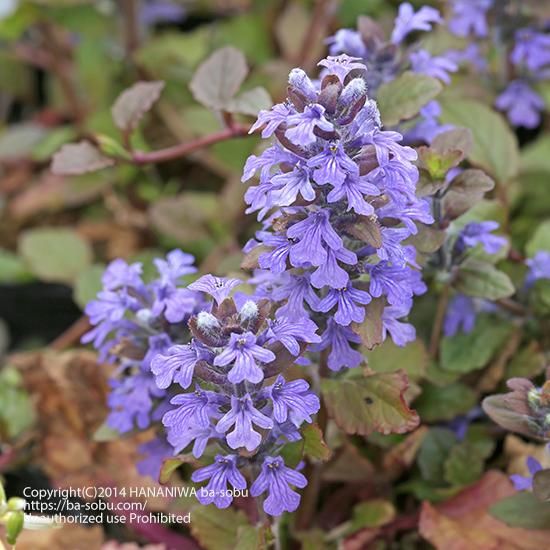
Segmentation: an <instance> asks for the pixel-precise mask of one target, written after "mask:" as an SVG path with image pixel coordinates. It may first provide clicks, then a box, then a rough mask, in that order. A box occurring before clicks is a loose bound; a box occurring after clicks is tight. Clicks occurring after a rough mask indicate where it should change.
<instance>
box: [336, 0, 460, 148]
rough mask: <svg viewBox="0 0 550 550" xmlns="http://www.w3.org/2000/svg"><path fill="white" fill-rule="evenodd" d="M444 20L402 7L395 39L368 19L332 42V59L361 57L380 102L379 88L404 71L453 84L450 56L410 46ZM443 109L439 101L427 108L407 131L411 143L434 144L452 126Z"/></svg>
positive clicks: (371, 90)
mask: <svg viewBox="0 0 550 550" xmlns="http://www.w3.org/2000/svg"><path fill="white" fill-rule="evenodd" d="M442 22H443V19H442V17H441V15H440V13H439V11H438V10H436V9H435V8H432V7H429V6H423V7H422V8H420V9H419V10H418V11H417V12H415V11H414V9H413V7H412V6H411V4H409V3H408V2H405V3H403V4H401V5H400V6H399V13H398V15H397V17H396V19H395V23H394V28H393V31H392V33H391V37H390V38H389V39H386V38H385V36H384V32H383V30H382V29H381V28H380V27H378V25H377V24H376V23H374V22H373V21H371V20H370V19H368V18H366V17H362V18H360V19H359V22H358V30H352V29H341V30H339V31H338V32H337V33H336V34H335V35H334V36H332V37H330V38H329V39H328V44H329V49H330V53H331V55H337V54H342V53H344V54H347V55H350V56H354V57H358V58H360V59H361V60H362V62H363V63H364V64H365V66H366V67H367V75H366V82H367V86H368V91H369V95H370V97H371V98H373V99H376V96H377V92H378V88H379V87H380V86H381V85H382V84H384V83H387V82H390V81H392V80H394V79H395V78H397V77H398V76H400V75H401V74H402V73H403V72H404V71H407V70H409V71H412V72H414V73H419V74H425V75H428V76H432V77H434V78H437V79H439V80H441V81H442V82H444V83H446V84H449V83H450V80H451V77H450V74H449V73H452V72H455V71H456V70H457V69H458V65H457V64H456V63H455V61H454V60H452V59H451V58H450V57H448V56H435V55H432V54H431V53H430V52H428V50H426V49H423V48H421V47H419V46H418V45H417V44H416V43H412V44H410V43H408V42H409V40H408V39H409V37H410V35H411V34H412V33H415V32H417V31H430V30H431V29H432V27H433V25H435V24H440V23H442ZM440 114H441V109H440V106H439V104H438V103H437V101H431V102H429V103H428V104H427V105H425V106H424V107H423V108H422V110H421V112H420V117H419V120H418V121H417V123H416V125H415V126H414V127H413V128H412V129H409V130H408V131H407V134H406V138H407V139H408V140H415V141H425V142H427V143H430V142H431V141H432V140H433V138H434V137H435V136H436V135H438V134H440V133H441V132H444V131H445V130H447V129H448V128H449V126H445V125H442V124H441V123H440V122H439V116H440Z"/></svg>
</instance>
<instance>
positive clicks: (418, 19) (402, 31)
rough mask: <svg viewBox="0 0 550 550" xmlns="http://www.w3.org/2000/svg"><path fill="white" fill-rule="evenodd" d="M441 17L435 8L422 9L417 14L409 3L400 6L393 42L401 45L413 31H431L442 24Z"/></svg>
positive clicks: (392, 37)
mask: <svg viewBox="0 0 550 550" xmlns="http://www.w3.org/2000/svg"><path fill="white" fill-rule="evenodd" d="M442 21H443V20H442V19H441V15H440V14H439V12H438V11H437V10H436V9H435V8H430V7H429V6H423V7H421V8H420V9H419V10H418V11H417V12H416V13H415V11H414V8H413V7H412V6H411V4H409V3H408V2H404V3H403V4H401V5H400V6H399V13H398V14H397V17H396V19H395V26H394V28H393V32H392V35H391V41H392V42H393V43H394V44H399V43H400V42H402V41H403V40H404V38H405V37H406V36H407V35H408V34H409V33H411V32H413V31H430V30H431V29H432V25H433V24H434V23H442Z"/></svg>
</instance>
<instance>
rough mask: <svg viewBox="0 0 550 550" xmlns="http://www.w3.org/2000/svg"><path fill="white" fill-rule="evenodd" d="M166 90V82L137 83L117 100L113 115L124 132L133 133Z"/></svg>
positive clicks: (112, 111) (112, 110)
mask: <svg viewBox="0 0 550 550" xmlns="http://www.w3.org/2000/svg"><path fill="white" fill-rule="evenodd" d="M163 89H164V82H161V81H156V82H136V83H135V84H134V85H133V86H132V87H130V88H128V89H127V90H124V91H123V92H122V93H121V94H120V95H119V96H118V97H117V99H116V101H115V103H114V105H113V108H112V109H111V114H112V115H113V120H114V121H115V124H116V125H117V126H118V128H119V129H120V130H122V131H123V132H133V131H134V130H135V129H136V127H137V125H138V124H139V121H140V120H141V119H142V118H143V115H144V114H145V113H146V112H147V111H149V110H150V109H151V107H153V105H154V104H155V103H156V102H157V101H158V99H159V98H160V94H161V92H162V90H163Z"/></svg>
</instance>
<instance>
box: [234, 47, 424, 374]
mask: <svg viewBox="0 0 550 550" xmlns="http://www.w3.org/2000/svg"><path fill="white" fill-rule="evenodd" d="M319 65H320V66H321V67H322V68H323V69H324V75H325V76H324V77H323V78H322V80H321V82H319V83H314V82H313V81H312V80H310V79H309V78H308V76H307V75H306V74H305V73H304V72H303V71H302V70H300V69H293V70H292V71H291V73H290V77H289V98H288V100H287V101H286V102H285V103H281V104H278V105H275V106H274V107H273V108H272V109H271V110H269V111H261V112H260V115H259V117H258V121H257V122H256V124H255V125H254V126H253V129H256V128H259V127H262V128H263V130H262V136H263V137H264V138H269V137H271V136H275V137H276V140H275V141H274V143H273V144H272V145H271V146H270V147H268V148H267V149H266V150H265V151H264V152H263V153H262V154H261V155H259V156H254V155H253V156H251V157H250V158H249V159H248V161H247V162H246V165H245V169H244V175H243V181H247V180H249V179H250V178H252V177H253V176H254V174H256V173H259V184H258V185H253V186H251V187H250V188H249V189H248V191H247V193H246V196H245V199H246V202H247V204H248V205H249V208H248V210H247V212H258V218H259V219H260V220H264V222H263V227H262V229H261V230H260V231H258V232H257V234H256V238H255V239H253V240H252V241H250V242H249V243H248V244H247V246H246V247H245V251H246V252H247V253H249V254H250V255H252V256H256V257H258V266H259V268H260V269H259V270H258V271H257V272H256V273H255V277H254V279H253V281H252V282H254V283H255V284H256V293H257V295H258V296H269V297H270V298H271V299H272V300H273V301H276V302H280V303H281V302H284V301H286V304H285V305H283V306H282V307H280V308H279V309H278V311H277V315H278V316H282V317H287V318H290V319H292V320H293V322H302V321H303V319H312V320H314V321H315V322H316V323H317V324H318V325H319V326H322V330H323V332H322V336H321V338H322V340H321V342H319V344H317V345H315V346H313V347H312V349H313V350H314V351H319V350H327V351H328V366H329V368H331V369H332V370H339V369H341V368H343V367H356V366H357V365H358V364H359V363H360V362H361V358H362V357H361V354H360V353H358V352H357V351H356V350H355V349H354V345H355V344H356V343H358V342H359V337H358V335H357V334H356V332H355V331H354V326H356V324H361V323H363V322H364V320H365V316H366V313H365V312H366V310H365V306H368V304H370V303H371V301H373V300H374V299H378V300H379V301H381V302H382V303H383V305H384V306H385V307H383V314H382V319H381V323H382V326H383V331H384V334H385V333H386V332H389V334H390V335H391V337H392V338H393V340H394V341H395V342H396V343H397V344H399V345H404V344H406V343H407V342H408V341H410V340H412V339H414V328H413V327H412V326H411V325H408V324H406V323H402V322H400V321H399V319H401V318H402V317H404V316H406V315H407V314H408V313H409V310H410V308H411V305H412V298H413V296H414V295H415V294H420V293H423V292H424V291H425V285H424V284H423V283H422V281H421V276H420V272H419V270H418V266H417V264H416V262H415V256H416V252H415V249H414V248H413V247H412V246H410V245H407V244H405V243H404V241H405V240H406V239H407V238H408V237H409V236H411V235H413V234H415V233H416V232H417V226H416V223H415V222H417V221H418V222H422V223H427V224H429V223H431V222H432V221H433V219H432V216H431V213H430V205H429V203H428V202H427V201H425V200H423V199H418V198H417V197H416V195H415V187H416V182H417V179H418V170H417V168H416V167H415V165H414V164H413V161H414V160H415V159H416V152H415V151H414V150H413V149H411V148H410V147H406V146H403V145H401V144H400V143H399V142H400V141H401V139H402V136H401V135H400V134H399V133H397V132H392V131H384V130H382V128H381V122H380V116H379V113H378V109H377V106H376V103H375V102H374V101H373V100H372V99H369V98H368V96H367V86H366V82H365V74H366V73H365V66H364V65H363V63H362V62H361V61H360V60H359V59H356V58H351V57H349V56H347V55H340V56H338V57H328V58H327V59H324V60H323V61H321V62H320V63H319Z"/></svg>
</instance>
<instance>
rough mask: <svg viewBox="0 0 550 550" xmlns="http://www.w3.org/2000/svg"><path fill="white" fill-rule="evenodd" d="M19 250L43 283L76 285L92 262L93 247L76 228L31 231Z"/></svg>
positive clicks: (23, 239) (24, 238) (19, 244)
mask: <svg viewBox="0 0 550 550" xmlns="http://www.w3.org/2000/svg"><path fill="white" fill-rule="evenodd" d="M18 248H19V253H20V255H21V256H22V257H23V258H24V260H25V261H26V263H27V265H28V266H29V269H30V270H31V271H32V273H33V274H34V275H36V276H37V277H38V278H39V279H42V280H43V281H55V282H61V283H69V284H70V283H73V282H74V281H75V280H76V279H77V277H78V276H79V275H80V274H81V273H82V272H83V271H85V270H86V269H87V268H88V267H89V265H90V263H91V260H92V249H91V247H90V245H89V244H88V242H87V241H85V240H84V239H83V238H82V237H81V236H80V235H79V234H78V233H77V232H76V231H73V230H72V229H65V228H40V229H30V230H28V231H25V232H23V233H22V234H21V236H20V237H19V242H18Z"/></svg>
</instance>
